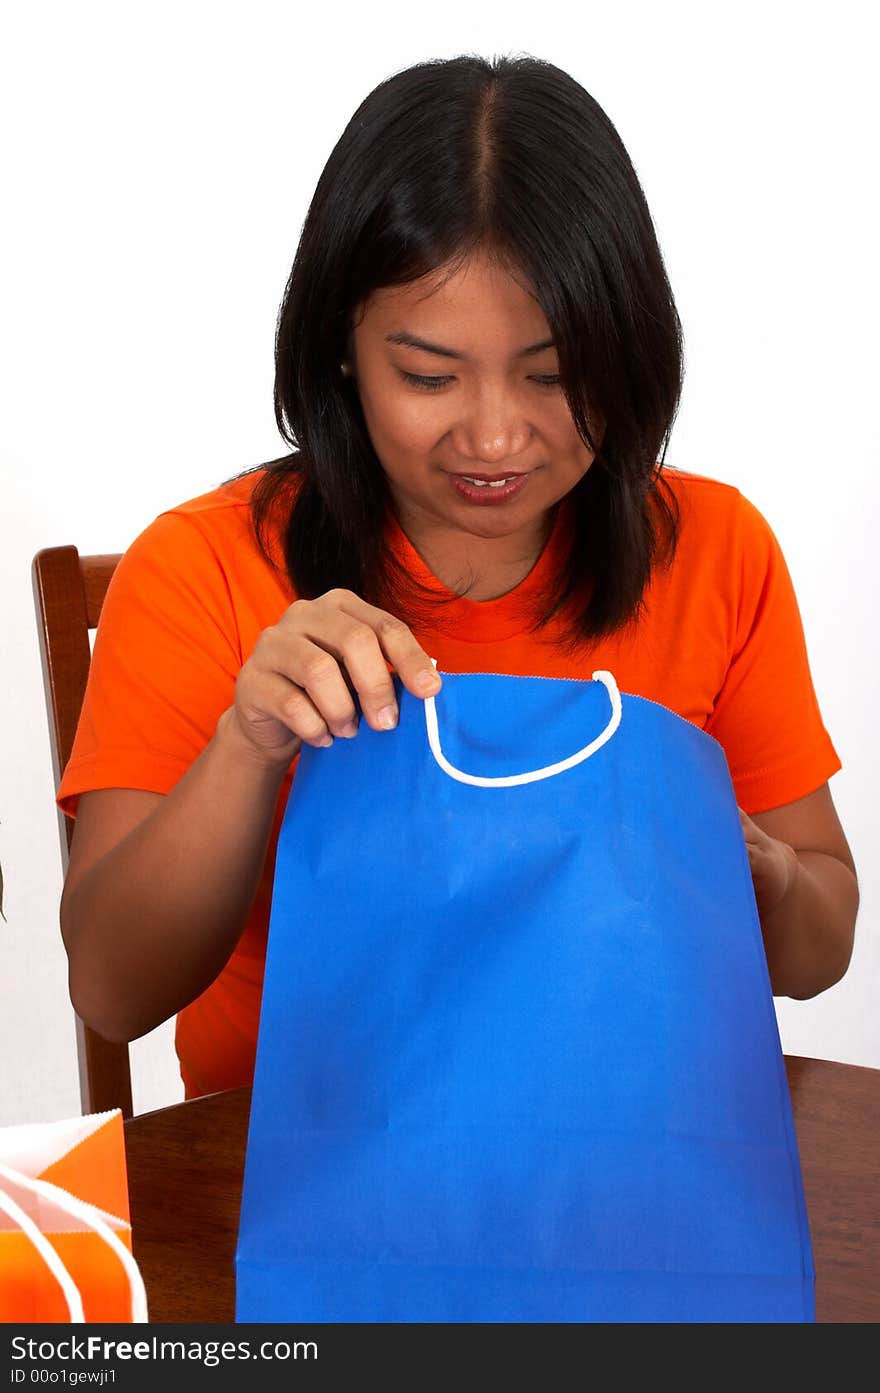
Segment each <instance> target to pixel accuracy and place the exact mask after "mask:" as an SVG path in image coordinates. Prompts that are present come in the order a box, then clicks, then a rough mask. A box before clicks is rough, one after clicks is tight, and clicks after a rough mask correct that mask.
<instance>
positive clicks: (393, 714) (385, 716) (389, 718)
mask: <svg viewBox="0 0 880 1393" xmlns="http://www.w3.org/2000/svg"><path fill="white" fill-rule="evenodd" d="M376 720H377V721H378V722H379V725H380V726H381V727H382V729H383V730H393V729H394V727H395V726H396V725H397V707H396V706H382V707H380V709H379V711H378V712H377V713H376Z"/></svg>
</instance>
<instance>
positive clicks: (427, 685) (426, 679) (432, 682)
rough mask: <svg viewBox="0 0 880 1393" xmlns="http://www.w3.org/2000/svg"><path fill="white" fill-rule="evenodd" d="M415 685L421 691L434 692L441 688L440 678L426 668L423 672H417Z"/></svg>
mask: <svg viewBox="0 0 880 1393" xmlns="http://www.w3.org/2000/svg"><path fill="white" fill-rule="evenodd" d="M415 684H416V686H417V687H418V689H419V691H422V692H433V691H436V689H437V688H438V687H439V686H440V678H439V677H438V676H437V674H436V672H434V671H433V670H432V669H431V668H425V670H424V671H423V672H417V673H416V677H415Z"/></svg>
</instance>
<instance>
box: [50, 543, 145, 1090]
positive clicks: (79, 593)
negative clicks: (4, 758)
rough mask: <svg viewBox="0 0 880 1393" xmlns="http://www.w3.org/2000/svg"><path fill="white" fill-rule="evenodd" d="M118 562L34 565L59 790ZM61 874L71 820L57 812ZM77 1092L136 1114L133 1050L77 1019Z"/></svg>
mask: <svg viewBox="0 0 880 1393" xmlns="http://www.w3.org/2000/svg"><path fill="white" fill-rule="evenodd" d="M118 561H119V556H118V555H116V556H80V554H79V552H78V551H77V549H76V547H49V548H47V549H46V550H44V551H39V552H37V555H36V556H35V557H34V560H33V564H32V568H31V569H32V577H33V586H34V604H35V607H36V611H37V619H38V623H37V628H38V631H39V636H40V653H41V657H42V662H43V683H44V687H45V692H46V710H47V714H48V716H49V741H50V744H51V747H52V767H53V770H54V774H55V788H56V790H57V788H58V785H59V784H60V782H61V775H62V773H63V772H64V767H65V765H66V764H67V761H68V759H69V758H70V751H71V748H72V746H73V738H74V735H75V734H76V727H77V722H78V720H79V713H80V709H81V707H82V703H83V697H84V696H85V690H86V679H87V678H88V675H89V664H90V662H91V650H90V647H89V630H90V629H95V628H97V624H98V617H99V615H100V613H101V606H102V604H103V603H104V596H105V595H106V593H107V586H108V585H109V583H110V577H111V576H112V575H113V572H114V570H115V569H116V563H117V562H118ZM58 823H59V834H60V837H61V863H62V866H63V869H64V874H65V875H66V874H67V866H68V862H69V856H70V844H71V841H72V838H73V826H74V824H73V820H72V819H71V818H69V817H66V816H65V814H64V813H62V812H61V810H60V809H58ZM76 1048H77V1059H78V1062H79V1086H80V1098H81V1101H82V1109H83V1112H84V1113H92V1112H107V1111H110V1110H111V1109H113V1108H120V1109H121V1110H122V1115H123V1117H131V1116H132V1102H131V1067H130V1062H129V1055H128V1045H126V1044H117V1043H114V1042H112V1041H109V1040H105V1039H104V1038H103V1037H102V1036H101V1035H98V1034H97V1033H96V1032H95V1031H94V1030H92V1029H91V1027H90V1026H87V1025H86V1024H85V1022H84V1021H82V1020H80V1018H79V1016H77V1017H76Z"/></svg>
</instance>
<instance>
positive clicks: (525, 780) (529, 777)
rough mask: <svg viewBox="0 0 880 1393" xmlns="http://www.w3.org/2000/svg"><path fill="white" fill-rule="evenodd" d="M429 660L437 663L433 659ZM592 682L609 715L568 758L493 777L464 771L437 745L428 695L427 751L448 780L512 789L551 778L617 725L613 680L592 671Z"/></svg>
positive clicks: (596, 747)
mask: <svg viewBox="0 0 880 1393" xmlns="http://www.w3.org/2000/svg"><path fill="white" fill-rule="evenodd" d="M431 662H432V663H433V664H434V667H436V666H437V660H436V658H432V659H431ZM593 681H594V682H602V683H603V684H604V686H605V689H606V691H607V692H608V696H609V698H610V699H611V718H610V720H609V722H608V724H607V726H606V727H605V729H604V730H603V731H602V733H601V735H597V737H596V739H595V740H592V741H591V742H590V744H589V745H585V746H584V748H583V749H582V750H578V752H577V754H574V755H569V757H568V759H561V760H559V762H558V763H557V764H548V765H547V766H546V768H544V769H531V770H530V771H529V772H528V773H527V774H505V775H503V776H502V777H499V778H496V779H489V778H483V777H482V776H481V775H479V774H465V773H464V772H463V771H462V770H461V769H456V768H455V765H453V764H450V763H449V760H448V759H447V758H446V756H445V755H444V753H443V751H442V750H441V748H440V731H439V728H438V725H437V708H436V706H435V704H434V702H435V698H434V697H428V698H427V699H426V701H425V725H426V726H427V729H428V744H429V745H430V747H431V754H432V755H433V756H434V758H435V760H436V761H437V763H438V764H439V766H440V768H441V769H442V770H443V771H444V773H446V774H448V775H449V777H450V778H451V779H457V780H458V782H459V783H461V784H474V785H476V787H477V788H515V787H516V786H517V785H518V784H532V783H535V782H536V780H538V779H552V778H553V776H554V775H555V774H562V773H563V772H564V771H565V770H566V769H573V768H574V766H575V765H576V764H581V763H582V762H583V761H584V760H585V759H589V758H590V755H594V754H595V753H596V751H597V750H599V749H601V748H602V746H603V745H604V744H605V743H606V742H607V741H608V740H610V739H611V737H612V735H613V734H614V732H615V731H616V730H617V727H618V726H619V725H620V717H621V713H622V707H621V703H620V692H619V691H618V688H617V683H616V682H615V680H614V678H613V677H612V675H611V673H610V672H605V671H601V672H594V673H593Z"/></svg>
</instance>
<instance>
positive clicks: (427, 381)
mask: <svg viewBox="0 0 880 1393" xmlns="http://www.w3.org/2000/svg"><path fill="white" fill-rule="evenodd" d="M400 375H401V377H403V378H404V379H405V380H406V381H407V382H409V383H410V384H411V386H413V387H420V388H421V389H422V391H423V392H436V391H437V388H438V387H445V386H446V384H447V382H451V381H452V378H451V377H419V375H418V373H414V372H404V371H403V369H402V368H401V369H400Z"/></svg>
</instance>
